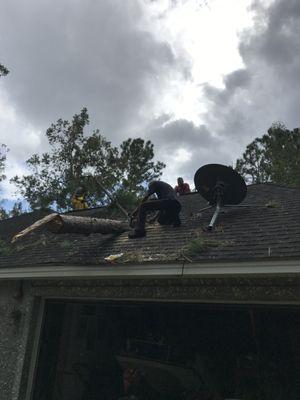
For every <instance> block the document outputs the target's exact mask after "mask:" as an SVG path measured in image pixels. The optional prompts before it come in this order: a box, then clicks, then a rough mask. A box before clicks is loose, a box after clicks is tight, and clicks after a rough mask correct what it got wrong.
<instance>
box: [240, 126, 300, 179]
mask: <svg viewBox="0 0 300 400" xmlns="http://www.w3.org/2000/svg"><path fill="white" fill-rule="evenodd" d="M299 154H300V129H299V128H296V129H294V130H292V131H290V130H288V129H287V128H286V127H285V125H284V124H282V123H280V122H276V123H274V124H273V125H272V126H271V128H270V129H269V130H268V133H267V134H265V135H263V136H262V137H261V138H256V139H255V140H254V141H253V142H251V143H250V144H249V145H248V146H247V148H246V151H245V152H244V154H243V157H242V158H240V159H238V160H237V161H236V166H235V169H236V170H237V171H238V172H239V173H240V174H241V175H242V176H243V177H244V178H245V179H246V180H247V181H248V182H250V183H266V182H273V183H277V184H283V185H288V186H300V155H299Z"/></svg>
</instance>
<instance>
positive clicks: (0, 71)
mask: <svg viewBox="0 0 300 400" xmlns="http://www.w3.org/2000/svg"><path fill="white" fill-rule="evenodd" d="M8 73H9V70H8V69H7V68H6V67H5V66H4V65H2V64H0V76H5V75H7V74H8Z"/></svg>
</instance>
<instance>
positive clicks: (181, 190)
mask: <svg viewBox="0 0 300 400" xmlns="http://www.w3.org/2000/svg"><path fill="white" fill-rule="evenodd" d="M174 189H175V192H176V193H177V196H181V195H182V194H186V193H190V192H191V189H190V186H189V184H188V183H185V182H183V179H182V178H177V185H176V186H175V188H174Z"/></svg>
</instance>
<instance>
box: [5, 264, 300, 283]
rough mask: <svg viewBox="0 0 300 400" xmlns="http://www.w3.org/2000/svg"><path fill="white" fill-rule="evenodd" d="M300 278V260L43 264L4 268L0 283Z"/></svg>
mask: <svg viewBox="0 0 300 400" xmlns="http://www.w3.org/2000/svg"><path fill="white" fill-rule="evenodd" d="M258 275H265V276H284V275H296V276H299V277H300V260H280V261H255V262H254V261H251V262H218V263H211V262H210V263H185V262H184V263H182V264H175V263H173V264H172V263H170V264H143V265H141V264H140V265H138V264H135V265H134V264H121V263H120V264H118V263H115V264H110V265H86V266H84V265H52V266H49V265H39V266H32V267H31V266H29V267H9V268H0V280H6V279H9V280H13V279H77V278H78V279H97V278H123V279H124V278H129V279H134V278H152V279H153V278H157V279H160V278H172V277H178V278H180V277H186V278H192V277H202V276H203V277H217V276H219V277H226V276H248V277H251V276H258Z"/></svg>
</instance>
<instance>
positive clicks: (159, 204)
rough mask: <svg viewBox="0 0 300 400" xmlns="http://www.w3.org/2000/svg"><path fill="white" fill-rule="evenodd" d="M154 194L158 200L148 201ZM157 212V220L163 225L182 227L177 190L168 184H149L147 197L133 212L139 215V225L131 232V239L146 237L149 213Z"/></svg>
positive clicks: (154, 182)
mask: <svg viewBox="0 0 300 400" xmlns="http://www.w3.org/2000/svg"><path fill="white" fill-rule="evenodd" d="M153 194H156V196H157V199H153V200H152V199H151V200H148V198H149V197H150V196H151V195H153ZM147 200H148V201H147ZM156 210H157V211H159V214H158V218H157V220H158V222H159V223H160V224H161V225H173V226H180V225H181V222H180V218H179V213H180V210H181V204H180V203H179V201H178V200H177V199H176V193H175V190H174V189H173V188H172V186H170V185H169V184H168V183H166V182H162V181H153V182H151V183H150V184H149V187H148V191H147V194H146V196H145V197H144V198H143V200H142V202H141V204H140V206H139V207H138V208H137V209H136V211H134V212H133V214H138V223H137V226H136V228H135V229H133V230H132V231H130V232H129V234H128V237H129V238H130V239H134V238H138V237H143V236H146V231H145V223H146V217H147V213H148V212H151V211H156Z"/></svg>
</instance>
